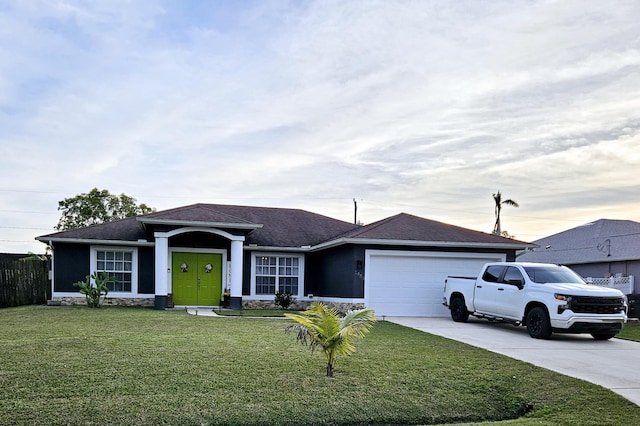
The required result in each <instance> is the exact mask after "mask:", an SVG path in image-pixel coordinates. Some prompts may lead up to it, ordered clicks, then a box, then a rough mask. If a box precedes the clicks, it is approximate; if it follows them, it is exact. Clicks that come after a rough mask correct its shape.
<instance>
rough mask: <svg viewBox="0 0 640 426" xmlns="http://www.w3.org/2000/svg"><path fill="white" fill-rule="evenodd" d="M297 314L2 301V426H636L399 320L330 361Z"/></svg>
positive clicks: (620, 405)
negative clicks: (331, 364) (8, 304)
mask: <svg viewBox="0 0 640 426" xmlns="http://www.w3.org/2000/svg"><path fill="white" fill-rule="evenodd" d="M288 323H289V320H282V319H269V318H266V319H265V318H257V319H255V318H216V317H203V316H190V315H188V314H187V313H185V312H184V311H154V310H151V309H138V308H116V307H107V308H103V309H93V310H91V309H88V308H86V307H21V308H9V309H0V324H1V325H0V413H3V414H2V416H0V424H89V423H92V424H107V423H109V424H142V425H145V424H146V425H157V424H167V425H169V424H170V425H175V424H184V425H201V424H243V425H268V424H295V425H304V424H349V425H359V424H362V425H365V424H436V423H459V422H479V421H491V420H501V419H507V418H516V417H518V416H521V415H523V414H524V413H525V412H528V414H525V415H524V417H520V418H519V419H518V420H512V421H505V422H502V424H508V425H513V424H523V425H533V424H535V425H539V424H547V425H552V424H553V425H556V424H567V425H568V424H581V425H607V424H608V425H618V424H638V423H639V422H640V408H639V407H638V406H636V405H634V404H632V403H630V402H628V401H627V400H625V399H623V398H622V397H620V396H618V395H616V394H615V393H613V392H611V391H608V390H606V389H603V388H601V387H599V386H596V385H592V384H589V383H586V382H583V381H580V380H576V379H571V378H569V377H565V376H561V375H559V374H557V373H553V372H550V371H547V370H544V369H541V368H537V367H535V366H532V365H530V364H527V363H523V362H520V361H516V360H512V359H510V358H506V357H503V356H500V355H497V354H493V353H491V352H488V351H484V350H482V349H478V348H474V347H471V346H467V345H464V344H462V343H458V342H454V341H451V340H448V339H444V338H442V337H438V336H433V335H430V334H427V333H422V332H419V331H416V330H412V329H409V328H405V327H401V326H399V325H395V324H392V323H388V322H379V323H378V324H376V326H375V327H374V329H373V330H372V332H371V334H370V335H369V336H367V337H366V338H365V339H364V340H360V341H358V342H357V346H358V350H357V352H356V353H355V354H354V355H353V356H352V357H350V358H339V359H338V362H337V364H336V371H335V377H333V378H327V377H325V376H324V374H325V362H324V359H323V358H322V356H321V355H320V354H319V353H311V352H310V351H309V350H308V349H307V348H305V347H303V346H302V345H299V344H297V343H296V341H295V336H294V335H291V334H285V333H284V331H283V330H284V327H285V326H286V325H287V324H288Z"/></svg>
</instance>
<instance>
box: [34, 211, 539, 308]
mask: <svg viewBox="0 0 640 426" xmlns="http://www.w3.org/2000/svg"><path fill="white" fill-rule="evenodd" d="M37 240H39V241H42V242H43V243H46V244H49V245H50V246H51V247H52V251H53V261H52V264H53V267H52V269H53V274H52V275H53V283H52V299H53V300H57V301H60V302H61V303H82V302H83V301H84V298H83V297H82V295H80V294H79V293H78V291H77V290H78V288H77V287H74V286H73V283H75V282H77V281H81V280H83V279H84V278H85V276H86V275H89V274H91V273H93V272H96V271H98V272H99V271H106V272H108V273H109V274H111V275H113V276H116V278H117V280H116V281H115V282H114V283H110V287H111V288H110V291H109V295H108V296H109V299H108V303H112V304H134V305H143V306H154V307H155V308H157V309H164V308H166V307H170V306H219V305H220V304H221V303H225V302H228V303H229V305H230V306H231V307H232V308H235V309H239V308H241V307H252V306H270V305H272V304H273V300H274V295H275V293H276V292H277V291H283V292H284V291H286V292H289V293H291V294H292V295H294V297H295V298H296V299H297V301H298V302H299V303H302V304H305V303H310V302H311V301H314V300H319V301H323V302H326V303H332V304H336V305H341V306H343V307H345V308H349V307H356V306H368V307H373V308H375V309H376V313H377V314H378V315H433V316H440V315H446V314H447V311H446V309H445V308H444V307H443V306H442V305H441V298H442V284H443V282H444V278H445V277H446V276H447V275H452V274H458V275H459V274H476V273H477V271H478V270H479V269H480V267H481V266H482V264H484V263H485V262H488V261H495V260H515V257H516V252H517V251H518V250H524V249H525V248H527V247H529V245H528V244H527V243H525V242H521V241H515V240H511V239H507V238H503V237H499V236H496V235H492V234H486V233H482V232H478V231H473V230H470V229H465V228H460V227H456V226H452V225H448V224H444V223H441V222H436V221H432V220H428V219H424V218H420V217H416V216H412V215H409V214H405V213H401V214H398V215H396V216H392V217H389V218H386V219H383V220H381V221H378V222H375V223H372V224H369V225H366V226H359V225H354V224H351V223H348V222H344V221H340V220H336V219H332V218H329V217H326V216H322V215H319V214H316V213H312V212H308V211H304V210H298V209H282V208H269V207H252V206H233V205H217V204H194V205H190V206H186V207H179V208H175V209H170V210H164V211H160V212H154V213H151V214H147V215H142V216H138V217H132V218H127V219H123V220H119V221H114V222H109V223H104V224H100V225H94V226H90V227H86V228H81V229H76V230H70V231H63V232H57V233H53V234H49V235H43V236H40V237H38V238H37Z"/></svg>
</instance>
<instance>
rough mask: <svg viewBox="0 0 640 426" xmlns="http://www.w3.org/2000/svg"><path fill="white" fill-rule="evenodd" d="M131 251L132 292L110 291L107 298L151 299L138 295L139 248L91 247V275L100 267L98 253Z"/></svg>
mask: <svg viewBox="0 0 640 426" xmlns="http://www.w3.org/2000/svg"><path fill="white" fill-rule="evenodd" d="M110 250H111V251H130V252H131V292H128V291H110V292H109V293H108V294H107V297H109V298H111V297H121V298H134V297H139V296H141V297H149V295H148V294H144V295H139V294H138V248H137V247H130V246H127V247H123V246H91V263H90V268H89V271H90V274H93V273H94V272H96V271H97V267H98V259H97V258H98V251H110Z"/></svg>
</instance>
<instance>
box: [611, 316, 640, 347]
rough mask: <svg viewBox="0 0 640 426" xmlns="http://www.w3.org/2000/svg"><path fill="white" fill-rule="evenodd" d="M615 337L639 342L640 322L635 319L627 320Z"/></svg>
mask: <svg viewBox="0 0 640 426" xmlns="http://www.w3.org/2000/svg"><path fill="white" fill-rule="evenodd" d="M616 337H620V338H621V339H627V340H635V341H636V342H640V321H638V320H636V319H633V320H629V321H628V322H627V323H626V324H625V325H624V327H622V331H621V332H620V333H619V334H618V335H617V336H616Z"/></svg>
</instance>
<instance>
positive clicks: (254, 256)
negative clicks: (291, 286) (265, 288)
mask: <svg viewBox="0 0 640 426" xmlns="http://www.w3.org/2000/svg"><path fill="white" fill-rule="evenodd" d="M263 256H266V257H295V258H297V259H298V294H292V296H293V297H295V298H297V299H299V298H301V297H303V295H304V254H300V253H287V252H272V251H269V252H252V253H251V296H249V297H248V298H247V299H255V300H267V299H269V300H270V299H273V298H274V297H275V294H257V293H256V259H257V258H258V257H263ZM276 291H278V282H277V280H276Z"/></svg>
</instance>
